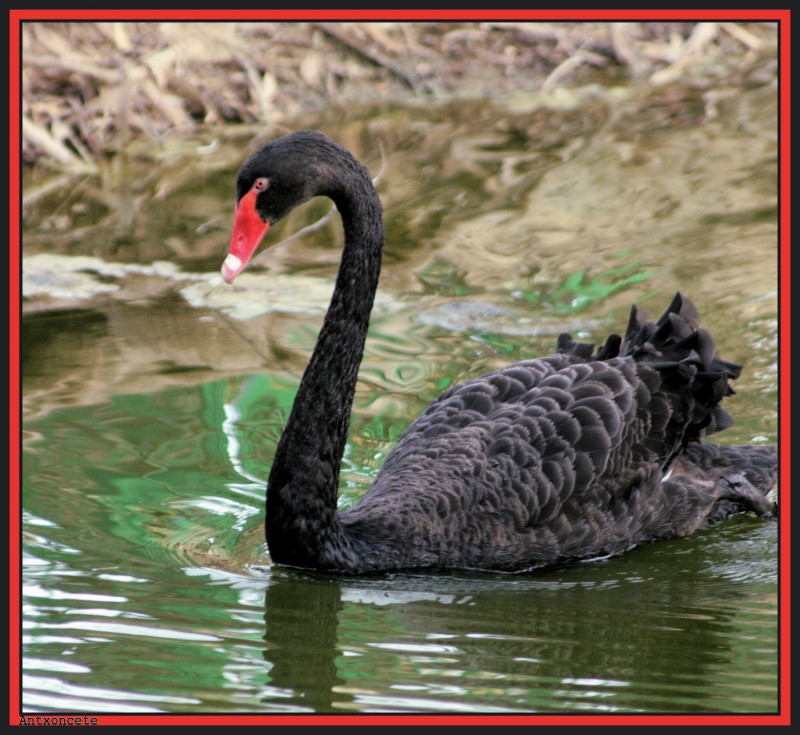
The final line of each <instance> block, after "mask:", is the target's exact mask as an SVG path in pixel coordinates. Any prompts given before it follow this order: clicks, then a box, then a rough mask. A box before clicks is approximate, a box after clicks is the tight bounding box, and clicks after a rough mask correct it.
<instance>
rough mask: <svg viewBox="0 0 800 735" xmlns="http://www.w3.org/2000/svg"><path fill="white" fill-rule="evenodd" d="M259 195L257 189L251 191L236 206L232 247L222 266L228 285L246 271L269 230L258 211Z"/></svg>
mask: <svg viewBox="0 0 800 735" xmlns="http://www.w3.org/2000/svg"><path fill="white" fill-rule="evenodd" d="M257 194H258V192H257V191H256V190H255V189H251V190H250V191H248V192H247V194H245V195H244V196H243V197H242V198H241V199H240V200H239V204H237V205H236V212H235V213H234V216H233V234H232V235H231V246H230V250H229V251H228V257H227V258H225V262H224V263H223V264H222V277H223V278H224V279H225V280H226V281H227V282H228V283H230V282H231V281H233V279H234V278H236V276H238V275H239V274H240V273H241V272H242V271H243V270H244V267H245V266H246V265H247V262H248V261H249V260H250V258H251V257H252V256H253V253H254V252H255V251H256V248H257V247H258V244H259V243H260V242H261V240H262V239H263V238H264V235H266V234H267V230H268V229H269V222H264V220H263V219H261V215H259V213H258V212H257V211H256V196H257Z"/></svg>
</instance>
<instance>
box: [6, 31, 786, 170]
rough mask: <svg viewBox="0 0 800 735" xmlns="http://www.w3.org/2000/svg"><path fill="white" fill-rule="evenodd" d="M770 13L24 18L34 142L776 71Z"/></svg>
mask: <svg viewBox="0 0 800 735" xmlns="http://www.w3.org/2000/svg"><path fill="white" fill-rule="evenodd" d="M777 30H778V29H777V25H776V24H773V23H758V22H753V23H716V22H708V23H643V22H642V23H640V22H625V23H590V22H574V23H545V22H541V23H521V22H483V23H445V22H431V23H402V22H394V23H390V22H383V23H345V22H340V23H321V22H307V23H302V22H235V23H177V22H141V23H122V22H105V23H95V22H65V23H39V22H29V23H24V24H23V29H22V48H23V55H22V90H23V110H22V114H23V156H24V160H25V161H26V162H27V163H33V162H38V161H41V162H42V163H47V164H49V165H53V166H59V167H67V168H80V167H84V168H85V167H89V168H91V167H93V165H94V162H95V161H96V160H97V159H98V158H101V157H105V156H108V155H112V154H113V153H114V152H116V151H118V150H120V149H122V148H123V147H124V146H125V145H127V144H128V143H129V142H130V141H131V140H132V139H144V140H146V141H148V142H152V143H153V144H158V143H159V142H160V141H162V140H164V139H165V138H166V137H168V136H171V135H175V134H179V135H181V134H186V133H192V132H195V131H198V130H200V129H203V128H205V127H213V126H219V125H224V124H227V123H264V124H270V125H277V124H280V123H281V121H284V120H288V119H291V118H295V117H299V116H300V115H301V114H302V113H308V112H309V111H314V110H319V109H322V108H324V107H329V106H339V107H342V108H345V107H347V106H348V105H351V104H356V103H362V102H369V101H374V100H376V99H403V98H407V97H411V98H418V99H422V100H424V99H426V98H430V99H447V98H451V97H463V96H475V97H479V96H494V95H498V94H503V93H508V92H511V91H519V90H524V91H530V92H544V93H548V92H551V91H553V90H554V89H556V88H557V87H559V86H561V85H581V84H585V83H587V82H588V81H590V80H591V79H592V78H593V75H594V74H596V72H597V70H598V69H601V68H603V69H608V68H615V69H617V70H618V72H619V75H620V78H621V79H623V80H627V81H631V82H635V83H643V84H652V85H660V86H663V85H668V84H670V83H673V82H676V81H688V82H689V83H691V84H695V85H700V86H704V87H711V86H714V85H725V86H730V85H751V84H765V83H769V81H771V80H772V79H775V78H776V75H777Z"/></svg>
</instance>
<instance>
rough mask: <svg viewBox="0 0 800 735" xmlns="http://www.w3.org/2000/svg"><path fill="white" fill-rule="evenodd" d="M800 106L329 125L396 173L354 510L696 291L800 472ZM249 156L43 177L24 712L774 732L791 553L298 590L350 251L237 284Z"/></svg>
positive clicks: (296, 247)
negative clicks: (464, 433)
mask: <svg viewBox="0 0 800 735" xmlns="http://www.w3.org/2000/svg"><path fill="white" fill-rule="evenodd" d="M775 105H776V94H775V90H774V89H773V88H770V87H756V88H753V89H749V90H745V91H744V92H741V93H739V92H738V91H737V93H736V94H731V95H717V96H715V97H709V96H703V93H702V92H699V91H696V90H691V89H670V90H667V91H660V92H659V91H656V92H648V93H645V92H642V91H638V92H637V91H636V90H635V89H631V90H627V91H623V90H615V89H608V90H599V89H590V90H588V91H587V92H586V93H585V94H583V95H582V96H578V97H576V99H574V100H572V101H570V102H569V104H565V103H564V102H563V101H562V102H561V103H560V104H559V105H558V106H556V105H555V104H551V105H550V106H548V105H544V106H542V105H537V104H536V100H534V99H518V100H514V101H513V104H507V105H506V106H498V105H497V104H494V103H489V102H487V101H481V102H480V104H476V103H475V102H471V103H468V104H467V103H452V104H449V105H443V106H438V107H437V106H430V107H425V108H422V107H420V108H396V107H391V106H387V107H385V108H373V109H369V110H363V111H362V112H361V113H360V114H359V113H356V114H354V115H353V116H351V117H348V119H346V120H345V119H338V118H336V119H334V118H328V119H326V118H321V119H319V120H317V121H314V124H315V125H317V126H318V127H321V128H322V129H324V130H326V132H328V133H329V134H331V135H332V136H333V137H336V138H337V139H339V140H341V141H342V142H343V143H344V144H345V145H347V146H348V147H351V148H352V149H354V150H355V151H356V152H357V153H358V154H359V155H360V156H361V157H362V158H364V160H365V161H366V162H367V163H368V164H369V166H370V168H371V169H372V170H373V171H374V172H376V173H377V171H378V170H379V169H380V168H381V147H382V148H383V151H384V158H385V169H384V172H383V174H382V175H381V179H380V181H379V190H380V192H381V196H382V198H383V200H384V204H385V209H386V224H387V251H386V255H385V266H384V271H383V274H382V279H381V290H380V293H379V297H378V300H377V303H376V310H375V315H374V319H373V322H372V327H371V331H370V337H369V340H368V344H367V351H366V355H365V358H364V362H363V365H362V370H361V379H360V382H359V387H358V393H357V396H356V402H355V409H354V416H353V420H352V423H351V439H350V441H349V443H348V447H347V451H346V454H345V458H344V465H343V472H342V492H341V497H340V502H341V505H342V506H347V505H350V504H352V503H353V502H355V501H356V500H357V498H358V497H360V495H361V494H363V492H364V491H365V490H366V488H367V487H368V486H369V484H370V482H371V481H372V478H373V477H374V476H375V474H376V472H377V471H378V469H379V467H380V464H381V461H382V459H383V457H385V455H386V452H387V451H388V450H389V449H390V448H391V446H392V445H393V443H394V442H395V441H396V440H397V438H398V437H399V436H400V434H401V433H402V431H403V430H404V429H405V427H406V426H407V425H408V424H409V423H410V421H411V420H412V419H413V418H414V417H415V416H416V415H417V414H418V413H419V412H420V411H421V410H422V409H423V408H424V406H425V405H427V403H428V402H429V401H430V400H431V399H432V398H433V397H434V396H435V395H437V394H438V393H439V392H440V391H441V390H443V389H444V388H446V387H447V386H448V385H451V384H452V383H454V382H456V381H459V380H462V379H464V378H467V377H470V376H473V375H477V374H480V373H482V372H485V371H487V370H490V369H492V368H494V367H498V366H500V365H502V364H505V363H507V362H510V361H512V360H515V359H519V358H523V357H533V356H536V355H541V354H547V353H549V352H551V351H552V349H553V345H554V337H555V335H556V334H557V333H558V332H560V331H564V330H569V331H572V332H573V334H575V335H576V336H578V337H579V338H581V339H584V340H592V339H600V338H601V337H602V336H603V335H605V334H606V333H607V332H608V331H611V330H619V329H621V328H622V327H623V326H624V323H625V319H626V309H627V307H628V305H629V304H630V303H631V302H633V301H636V302H637V303H639V304H640V305H642V306H643V307H645V308H647V309H650V310H651V311H653V312H655V311H657V310H659V309H660V308H663V306H664V305H665V304H666V303H667V302H668V301H669V299H670V298H671V295H672V293H673V292H674V291H675V290H677V289H678V288H680V289H681V290H683V291H685V292H686V293H687V294H689V295H690V296H691V297H692V298H693V299H694V300H695V301H696V303H697V305H698V307H699V309H700V311H701V314H702V315H703V321H704V324H705V325H706V326H707V327H708V328H709V329H710V331H711V332H712V334H713V335H714V337H715V340H716V343H717V346H718V349H719V352H720V353H721V354H722V355H723V356H724V357H725V358H727V359H730V360H733V361H737V362H743V363H745V364H746V368H745V372H744V374H743V376H742V378H741V379H740V380H738V381H737V386H736V387H737V395H736V396H735V397H734V398H733V399H732V400H731V403H730V411H731V413H732V414H733V415H734V417H735V418H736V420H737V424H736V426H735V427H733V429H731V430H729V431H728V432H726V436H725V437H723V438H721V441H722V440H724V441H727V442H745V441H755V442H768V443H776V442H777V363H778V360H777V339H778V327H777V314H778V307H777V252H778V251H777V236H776V219H777V209H776V179H775V172H776V149H777V144H776V127H775V115H776V108H775ZM665 120H668V121H671V124H669V125H665V123H664V121H665ZM304 124H305V125H308V124H310V123H309V121H308V120H305V121H304ZM251 137H252V136H251V134H250V133H248V132H247V131H244V132H243V133H242V134H241V135H240V136H238V137H235V138H232V139H224V140H222V141H221V145H220V147H218V148H213V150H214V151H215V152H214V153H207V154H206V155H205V156H200V154H194V153H193V154H192V155H191V156H187V155H186V153H187V151H188V152H192V151H193V148H192V146H191V145H190V144H185V143H183V144H181V146H182V147H181V146H178V150H177V152H174V151H173V152H172V154H171V155H165V156H164V160H163V161H161V162H159V163H156V164H148V166H147V167H146V168H141V164H138V163H137V161H136V159H135V158H133V159H131V160H129V161H125V160H122V161H117V162H115V163H114V164H113V165H112V166H109V169H108V170H107V171H104V172H103V173H102V176H101V179H100V180H92V179H84V180H80V181H75V180H69V181H61V182H59V181H53V180H52V179H50V178H47V177H44V176H42V175H41V174H40V173H38V172H33V174H32V175H29V176H28V177H27V178H26V182H25V184H26V200H27V205H26V210H25V234H24V248H25V249H24V256H25V271H26V272H25V276H24V288H25V293H26V295H28V296H31V298H30V299H29V300H28V301H26V304H25V319H24V322H23V340H24V342H23V372H22V377H23V409H24V417H23V454H22V476H23V477H22V479H23V496H22V505H23V518H22V530H23V545H22V550H23V598H22V619H23V628H22V650H23V655H24V661H23V673H24V680H23V708H24V710H25V711H27V712H57V711H64V712H78V711H85V712H96V713H104V712H106V713H108V712H117V713H133V712H184V713H200V714H202V713H212V712H225V713H241V712H257V713H288V712H293V713H295V712H307V713H320V712H337V713H355V712H358V713H367V712H373V713H378V712H380V713H405V712H438V713H442V712H449V713H479V712H480V713H486V712H490V713H491V712H495V713H499V712H502V713H508V712H514V713H532V712H537V713H547V712H554V713H582V714H587V713H588V714H607V713H678V712H697V713H719V712H747V713H750V712H757V713H771V712H776V711H777V706H778V672H779V669H778V650H779V641H778V604H777V590H778V556H779V554H778V549H779V544H778V541H779V538H778V524H777V523H776V522H774V521H763V520H759V519H756V518H753V517H750V516H748V515H745V516H739V517H737V518H735V519H732V520H731V521H729V522H726V523H725V524H722V525H720V526H717V527H715V528H712V529H708V530H706V531H703V532H700V533H698V534H696V535H695V536H692V537H690V538H686V539H677V540H673V541H665V542H659V543H657V544H652V545H648V546H645V547H642V548H640V549H637V550H634V551H632V552H630V553H628V554H625V555H623V556H619V557H616V558H613V559H607V560H597V561H594V562H590V563H580V564H574V565H571V566H563V567H557V568H554V569H550V570H547V571H544V572H541V573H538V574H536V575H529V576H512V577H507V576H498V575H468V574H456V573H452V574H437V575H428V574H416V573H415V574H389V575H377V576H371V577H365V578H356V577H327V576H323V575H317V574H312V573H306V572H300V571H296V570H287V569H281V568H278V567H273V566H271V564H270V562H269V558H268V555H267V551H266V547H265V544H264V539H263V496H264V485H265V478H266V476H267V474H268V471H269V464H270V459H271V457H272V453H273V452H274V448H275V445H276V443H277V440H278V437H279V436H280V432H281V430H282V426H283V423H284V421H285V419H286V416H287V414H288V411H289V408H290V406H291V402H292V400H293V396H294V392H295V390H296V388H297V383H298V381H299V377H300V374H301V372H302V369H303V367H304V365H305V363H306V361H307V359H308V355H309V353H310V350H311V349H312V347H313V343H314V338H315V335H316V330H317V329H318V327H319V323H320V320H321V315H322V313H323V312H324V309H325V307H326V304H327V298H328V296H329V294H330V290H331V288H332V277H333V275H334V273H335V270H336V266H337V262H338V253H339V247H340V245H341V239H340V231H339V227H338V224H337V223H336V222H335V221H334V222H333V223H332V224H329V225H327V226H326V227H324V228H322V229H320V230H319V231H317V232H316V233H313V234H310V235H308V236H306V237H305V238H303V239H302V240H299V241H297V242H294V243H292V244H289V245H287V246H286V247H282V248H279V249H278V250H275V251H273V252H270V253H268V254H267V255H262V256H260V257H259V258H258V259H257V261H256V265H257V266H261V268H260V269H259V268H258V267H256V268H254V269H253V271H252V272H248V273H246V274H244V275H243V276H242V277H241V278H240V279H237V283H236V285H235V286H233V287H228V286H224V285H222V284H221V283H220V282H219V280H218V279H217V277H216V276H215V275H214V273H215V272H216V271H217V269H218V267H219V265H220V263H221V261H222V259H223V258H224V255H225V252H226V247H225V243H226V241H227V237H228V228H229V227H230V220H231V217H230V213H231V207H232V204H231V202H232V187H233V177H234V173H235V169H236V166H238V164H239V163H240V161H241V159H242V158H243V157H244V155H246V152H247V151H248V150H250V148H249V146H250V144H251ZM207 143H208V141H199V142H198V143H197V145H200V144H207ZM378 143H380V146H379V144H378ZM209 150H212V149H209ZM137 166H138V167H139V168H137ZM140 168H141V170H140ZM144 172H147V173H146V175H145V173H144ZM326 211H327V205H326V204H325V203H324V202H322V203H318V202H314V203H312V204H311V205H309V206H308V207H306V208H305V209H304V210H302V211H299V212H297V213H295V214H294V215H292V217H291V218H290V219H289V221H288V222H287V223H286V224H285V225H282V226H281V227H280V228H275V232H274V233H273V232H271V233H270V236H271V237H273V240H272V241H273V242H277V241H279V240H280V239H282V238H283V237H286V236H288V235H289V234H291V232H293V231H295V230H297V229H299V228H300V227H302V226H304V225H306V224H309V223H310V222H313V221H315V220H316V219H317V218H319V217H320V216H322V215H323V214H325V212H326ZM56 256H58V257H56ZM79 258H84V260H79ZM85 258H92V259H93V260H85ZM98 259H99V260H98Z"/></svg>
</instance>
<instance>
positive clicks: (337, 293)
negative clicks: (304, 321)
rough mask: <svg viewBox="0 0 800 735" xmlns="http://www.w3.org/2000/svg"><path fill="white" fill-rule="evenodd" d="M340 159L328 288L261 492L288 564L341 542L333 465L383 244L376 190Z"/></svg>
mask: <svg viewBox="0 0 800 735" xmlns="http://www.w3.org/2000/svg"><path fill="white" fill-rule="evenodd" d="M346 164H347V165H346V170H345V172H344V173H343V176H342V177H341V180H342V182H343V183H341V184H337V186H336V187H335V188H333V189H332V190H331V191H327V192H324V193H326V194H328V196H330V197H331V198H332V199H333V200H334V202H335V204H336V206H337V209H338V210H339V213H340V214H341V217H342V222H343V224H344V238H345V244H344V251H343V253H342V260H341V265H340V266H339V272H338V275H337V277H336V286H335V288H334V291H333V296H332V297H331V303H330V306H329V308H328V312H327V314H326V316H325V320H324V323H323V325H322V329H321V330H320V333H319V337H318V338H317V344H316V346H315V348H314V352H313V353H312V355H311V360H310V362H309V364H308V367H307V368H306V370H305V373H304V375H303V379H302V381H301V382H300V388H299V389H298V392H297V396H296V398H295V402H294V406H293V407H292V411H291V414H290V416H289V420H288V422H287V424H286V429H285V430H284V434H283V436H282V437H281V440H280V442H279V444H278V448H277V450H276V453H275V458H274V460H273V464H272V470H271V472H270V476H269V484H268V490H267V518H266V530H267V543H268V545H269V550H270V556H271V557H272V559H273V561H275V562H279V563H284V564H292V565H296V566H315V567H316V566H320V564H321V563H322V557H323V556H324V555H325V554H327V553H330V550H331V549H332V548H334V547H336V546H337V544H339V543H340V541H341V539H340V536H341V534H342V530H341V526H340V524H339V521H338V516H337V515H336V500H337V494H338V484H339V468H340V465H341V459H342V454H343V452H344V448H345V442H346V440H347V429H348V425H349V423H350V408H351V405H352V402H353V394H354V393H355V388H356V380H357V378H358V368H359V365H360V363H361V358H362V355H363V352H364V341H365V339H366V335H367V328H368V326H369V316H370V312H371V310H372V302H373V300H374V297H375V291H376V289H377V286H378V276H379V274H380V264H381V253H382V250H383V223H382V213H381V204H380V200H379V199H378V195H377V192H376V191H375V188H374V187H373V185H372V182H371V181H370V178H369V174H368V173H367V171H366V169H364V168H363V167H362V166H361V165H360V164H358V163H357V162H356V161H355V160H354V159H353V160H352V161H347V162H346ZM354 164H355V165H354Z"/></svg>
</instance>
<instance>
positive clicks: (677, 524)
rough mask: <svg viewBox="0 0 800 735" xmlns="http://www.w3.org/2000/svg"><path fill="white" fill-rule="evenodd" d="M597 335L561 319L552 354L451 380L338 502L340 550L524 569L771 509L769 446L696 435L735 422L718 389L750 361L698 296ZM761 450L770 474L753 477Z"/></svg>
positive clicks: (398, 562)
mask: <svg viewBox="0 0 800 735" xmlns="http://www.w3.org/2000/svg"><path fill="white" fill-rule="evenodd" d="M592 349H593V348H592V346H591V345H585V344H578V343H574V342H572V340H571V339H570V338H569V337H568V336H567V335H562V337H561V338H560V340H559V352H558V353H557V354H555V355H552V356H550V357H546V358H542V359H537V360H527V361H523V362H519V363H516V364H514V365H511V366H509V367H506V368H504V369H502V370H498V371H496V372H493V373H490V374H488V375H485V376H482V377H480V378H477V379H474V380H470V381H467V382H465V383H462V384H460V385H457V386H455V387H453V388H451V389H450V390H448V391H446V392H445V393H443V394H442V395H441V396H440V397H439V398H438V399H437V400H436V401H434V403H432V404H431V405H430V406H429V407H428V409H427V410H426V411H425V412H424V413H423V414H422V415H421V416H420V417H419V418H418V419H417V420H416V421H415V422H414V423H413V424H412V425H411V426H410V427H409V429H408V431H407V432H406V433H405V434H404V436H403V437H402V438H401V440H400V441H399V442H398V444H397V445H396V446H395V447H394V449H393V450H392V451H391V452H390V454H389V455H388V456H387V458H386V460H385V462H384V464H383V467H382V468H381V471H380V473H379V475H378V477H377V478H376V481H375V483H374V485H373V486H372V488H370V490H369V491H368V493H367V495H366V496H365V497H364V498H363V500H362V501H361V502H360V503H359V504H358V505H357V506H355V507H354V508H352V509H350V510H348V511H345V512H344V513H342V514H341V521H342V524H343V525H344V527H345V528H346V529H347V531H348V534H347V538H348V545H347V547H346V548H342V549H339V550H337V551H336V554H337V555H339V556H341V558H340V559H338V560H337V561H336V562H335V563H336V564H337V565H339V566H341V565H344V566H346V565H347V558H348V556H350V555H353V554H354V555H357V556H358V558H359V560H360V564H361V566H362V567H364V566H365V561H367V564H368V559H369V558H370V555H373V556H374V558H375V560H376V565H378V561H380V564H379V565H380V566H381V567H385V566H386V560H387V558H391V559H393V564H392V565H394V566H398V567H403V566H407V567H414V566H439V567H459V568H473V569H500V570H507V571H518V570H524V569H531V568H535V567H539V566H543V565H546V564H551V563H554V562H556V561H560V560H567V559H575V558H586V557H593V556H598V555H607V554H614V553H618V552H621V551H624V550H626V549H627V548H630V547H631V546H633V545H635V544H638V543H641V542H643V541H647V540H652V539H656V538H664V537H669V536H675V535H682V534H685V533H690V532H692V531H694V530H695V529H696V528H698V527H699V526H700V525H703V524H704V523H706V522H708V521H709V520H715V519H716V516H715V515H714V514H715V512H716V515H717V516H718V515H720V510H719V508H720V507H723V508H725V507H727V510H728V513H730V512H736V511H739V510H742V509H743V508H746V507H754V508H755V509H756V510H759V512H768V510H769V509H770V507H771V504H768V503H766V501H765V500H763V495H764V494H765V493H766V492H767V491H768V490H769V488H770V487H771V485H772V482H774V468H775V457H774V451H773V450H772V449H771V448H766V447H758V448H756V447H748V448H746V449H747V450H748V451H750V450H753V451H754V452H755V454H753V452H750V454H748V455H747V457H745V458H744V459H743V460H742V461H741V462H740V463H739V464H737V463H736V461H735V460H736V457H735V452H731V451H730V450H724V449H720V448H716V447H715V448H714V449H719V452H718V454H719V453H721V455H724V459H725V461H726V462H727V464H725V462H722V463H721V462H719V461H717V462H715V461H713V459H712V455H713V454H714V453H713V452H709V453H704V451H703V450H702V449H701V450H698V449H697V447H704V446H706V445H702V444H699V442H700V440H701V438H702V436H703V435H705V434H707V433H710V432H712V431H716V430H719V429H722V428H725V427H726V426H728V425H730V423H731V420H730V418H729V417H728V415H727V413H725V411H724V410H723V409H722V408H721V407H720V405H719V404H720V401H721V400H722V398H724V397H725V396H726V395H729V394H730V393H732V390H731V388H730V386H729V380H730V379H732V378H735V377H736V376H737V375H738V373H739V367H738V366H736V365H732V364H730V363H726V362H724V361H722V360H720V359H719V358H718V357H717V356H716V355H715V353H714V347H713V343H712V341H711V338H710V337H709V335H708V334H707V333H706V332H705V331H704V330H702V329H700V328H698V326H697V314H696V311H695V309H694V306H693V305H692V304H691V302H689V301H688V300H687V299H685V298H683V297H682V296H681V295H680V294H678V295H677V296H676V298H675V300H674V301H673V303H672V304H671V305H670V307H669V309H668V310H667V311H666V312H665V314H664V316H663V317H662V318H661V319H660V320H659V321H658V322H656V323H654V322H650V321H647V320H644V319H642V318H640V317H639V315H638V313H637V311H636V309H635V307H634V309H633V310H632V313H631V318H630V321H629V324H628V329H627V332H626V335H625V339H624V340H620V338H619V337H616V336H615V335H612V336H611V337H610V338H609V339H608V340H607V341H606V343H605V344H604V345H603V346H602V347H601V348H600V349H599V350H597V351H596V352H592ZM708 446H713V445H708ZM687 447H691V448H692V449H689V450H688V451H687ZM754 457H757V458H759V459H760V460H761V463H762V464H763V465H764V466H765V467H766V468H767V470H766V474H764V475H763V477H762V476H758V477H756V476H755V475H754V476H753V478H751V479H750V480H748V479H747V478H746V477H744V476H743V475H742V472H743V471H744V470H746V469H747V468H748V467H749V466H751V465H753V464H754V463H753V461H752V460H753V458H754ZM676 460H678V462H677V464H676ZM704 462H705V464H706V466H703V463H704ZM673 466H675V468H676V474H675V475H674V477H673V478H672V479H667V478H668V476H669V474H670V472H671V470H672V469H673ZM732 468H733V469H732ZM769 468H771V470H770V469H769ZM770 471H771V473H772V481H769V482H768V475H770ZM737 472H738V474H739V475H742V481H741V482H739V481H738V480H735V481H734V480H731V477H733V475H734V474H735V473H737ZM726 473H727V474H726ZM753 481H755V482H756V483H760V486H759V487H758V489H756V488H754V487H753V484H752V483H753ZM721 500H725V501H726V502H727V503H728V505H727V506H724V504H723V506H720V502H719V501H721ZM760 501H763V504H760ZM367 568H368V567H367Z"/></svg>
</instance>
